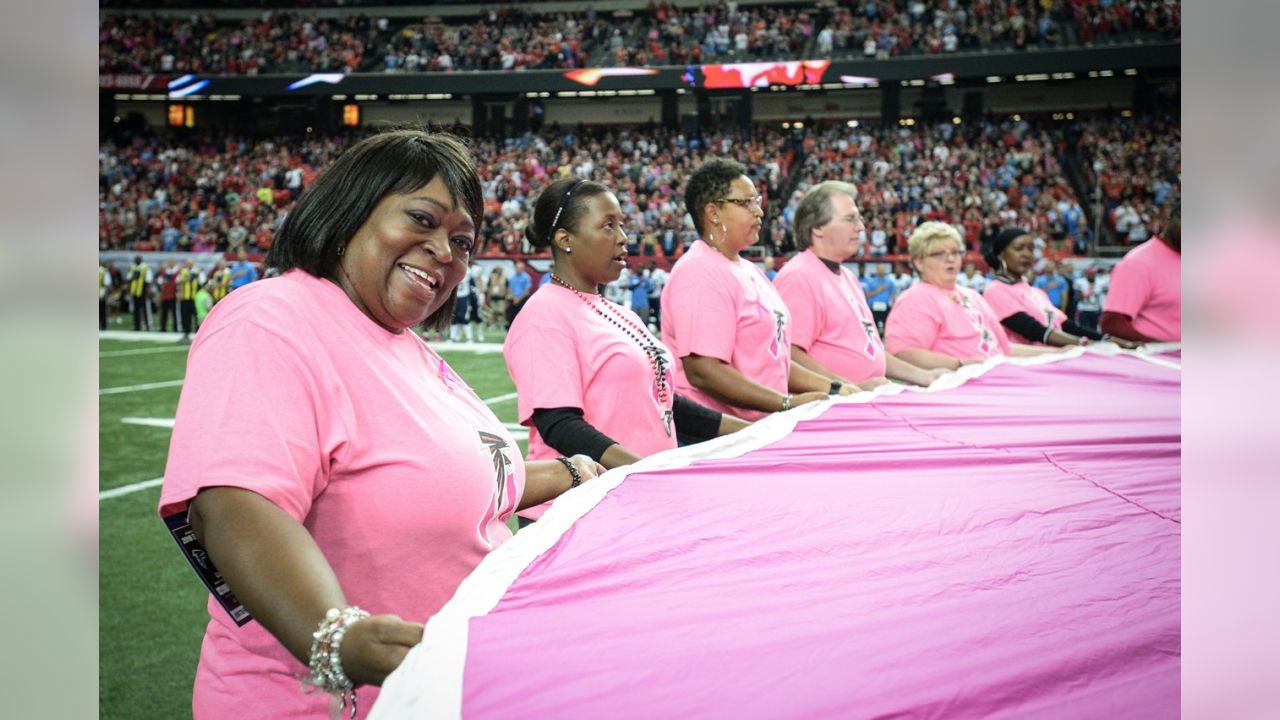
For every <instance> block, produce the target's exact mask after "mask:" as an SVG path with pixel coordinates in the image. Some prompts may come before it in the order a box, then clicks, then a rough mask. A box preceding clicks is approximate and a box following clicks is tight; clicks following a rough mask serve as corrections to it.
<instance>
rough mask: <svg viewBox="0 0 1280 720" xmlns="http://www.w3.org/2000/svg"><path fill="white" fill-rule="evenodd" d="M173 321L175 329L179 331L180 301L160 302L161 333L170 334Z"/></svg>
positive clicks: (162, 300)
mask: <svg viewBox="0 0 1280 720" xmlns="http://www.w3.org/2000/svg"><path fill="white" fill-rule="evenodd" d="M170 320H172V321H173V329H174V330H177V329H178V301H177V300H164V299H161V300H160V331H161V332H169V321H170Z"/></svg>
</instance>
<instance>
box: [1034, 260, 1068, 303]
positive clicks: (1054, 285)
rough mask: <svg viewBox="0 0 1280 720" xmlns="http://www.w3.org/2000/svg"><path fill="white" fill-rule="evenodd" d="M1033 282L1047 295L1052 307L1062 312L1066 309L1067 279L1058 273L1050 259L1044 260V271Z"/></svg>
mask: <svg viewBox="0 0 1280 720" xmlns="http://www.w3.org/2000/svg"><path fill="white" fill-rule="evenodd" d="M1034 284H1035V286H1036V287H1038V288H1040V289H1041V290H1043V291H1044V294H1045V295H1048V296H1049V302H1051V303H1053V306H1054V307H1056V308H1058V309H1059V310H1061V311H1063V312H1064V313H1065V312H1066V311H1067V300H1068V294H1067V279H1066V278H1065V277H1063V276H1062V275H1060V274H1058V267H1057V266H1056V265H1054V263H1053V261H1052V260H1046V261H1045V263H1044V271H1043V272H1041V273H1040V275H1039V276H1038V277H1036V281H1035V283H1034Z"/></svg>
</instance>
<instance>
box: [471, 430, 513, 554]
mask: <svg viewBox="0 0 1280 720" xmlns="http://www.w3.org/2000/svg"><path fill="white" fill-rule="evenodd" d="M476 435H478V436H479V438H480V444H481V445H482V446H483V447H484V448H485V450H487V451H488V452H489V458H490V460H492V461H493V488H494V489H493V499H492V501H491V502H490V505H489V510H488V512H486V513H485V515H484V517H483V518H481V519H480V527H479V528H478V529H479V531H480V537H482V538H484V539H485V541H486V542H488V543H489V544H490V546H492V545H493V540H492V539H491V538H490V537H489V532H488V529H489V522H490V521H491V520H492V519H493V518H495V517H500V516H501V515H502V514H503V513H504V512H507V511H509V510H510V509H513V508H508V507H507V503H509V502H510V503H512V505H513V506H514V503H515V494H516V488H515V475H516V471H515V458H514V456H513V455H512V452H511V445H510V444H508V443H507V441H506V439H505V438H503V437H502V436H501V435H498V434H496V433H491V432H489V431H487V430H476Z"/></svg>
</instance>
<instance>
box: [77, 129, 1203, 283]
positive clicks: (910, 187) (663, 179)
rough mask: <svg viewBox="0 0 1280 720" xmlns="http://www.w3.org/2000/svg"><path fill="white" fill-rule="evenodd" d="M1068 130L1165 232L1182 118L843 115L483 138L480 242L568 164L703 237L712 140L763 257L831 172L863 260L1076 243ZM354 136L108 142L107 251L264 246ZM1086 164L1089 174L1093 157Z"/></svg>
mask: <svg viewBox="0 0 1280 720" xmlns="http://www.w3.org/2000/svg"><path fill="white" fill-rule="evenodd" d="M1071 138H1079V142H1078V143H1076V144H1075V146H1076V147H1078V148H1080V152H1082V153H1084V154H1085V155H1086V156H1088V157H1094V156H1096V157H1099V158H1102V159H1103V160H1102V161H1103V164H1104V167H1103V169H1102V171H1101V181H1102V182H1101V186H1102V188H1103V193H1104V198H1105V202H1106V206H1105V210H1106V212H1107V217H1108V218H1110V220H1109V222H1111V223H1112V226H1113V227H1114V228H1115V229H1116V231H1117V232H1118V233H1119V234H1120V236H1121V237H1124V238H1127V239H1128V240H1129V241H1130V242H1135V243H1136V242H1141V241H1142V240H1144V239H1146V237H1147V236H1149V235H1150V234H1152V233H1153V232H1157V231H1158V229H1159V228H1160V227H1161V226H1162V225H1161V222H1162V221H1161V218H1162V217H1163V216H1164V213H1166V212H1167V210H1168V208H1169V207H1170V206H1171V204H1176V202H1177V201H1178V199H1179V197H1180V187H1181V183H1180V179H1179V177H1178V175H1179V170H1180V153H1179V148H1180V133H1179V130H1178V124H1177V121H1176V119H1173V118H1153V119H1150V120H1149V121H1148V119H1145V118H1133V119H1131V120H1129V121H1125V122H1120V123H1110V121H1102V120H1096V119H1083V120H1080V121H1076V122H1074V123H1061V122H1054V123H1049V122H1040V121H1033V120H1028V119H1018V120H1013V119H1005V120H993V119H989V120H983V121H977V122H969V123H964V124H961V125H955V124H953V123H951V122H945V121H944V122H938V123H932V124H923V123H922V124H917V125H914V126H909V127H887V128H885V127H873V126H870V125H867V124H861V125H858V126H857V127H849V126H848V125H846V124H843V123H841V124H826V125H821V124H820V125H811V126H810V127H807V128H805V130H804V131H803V132H801V133H797V132H791V133H786V134H784V133H783V132H781V131H778V130H776V129H772V128H764V127H760V126H757V127H756V128H755V129H752V130H751V131H747V132H737V131H720V132H717V133H714V134H708V135H705V136H703V137H686V136H684V135H683V134H682V133H680V132H677V131H674V130H669V129H663V128H631V129H608V128H592V129H584V128H574V129H562V128H546V129H544V130H543V131H542V132H540V133H537V134H532V133H531V134H526V135H524V136H520V137H514V138H504V139H485V138H481V139H477V140H475V141H474V149H475V153H476V156H477V157H478V158H480V159H481V163H480V175H481V180H482V183H483V187H484V200H485V219H484V226H483V228H482V238H483V244H482V247H481V249H480V251H479V252H478V255H479V256H481V257H484V256H493V255H514V254H527V253H529V252H530V251H532V248H530V247H528V246H527V245H526V244H525V243H524V240H523V237H524V235H523V233H524V227H525V223H526V222H527V218H528V216H529V212H530V208H529V207H528V205H529V198H531V197H534V196H536V195H537V194H538V193H540V192H541V191H542V190H543V189H544V188H545V187H546V186H547V185H549V184H550V183H551V182H552V181H554V180H555V179H558V178H560V177H565V176H568V175H574V176H577V177H583V178H590V179H594V180H597V181H599V182H602V183H605V184H607V185H608V186H609V187H612V188H615V189H616V191H617V194H618V197H619V200H620V201H621V202H622V203H623V210H624V211H625V212H626V214H627V217H628V224H629V226H630V227H631V228H632V229H633V232H632V235H631V238H630V240H631V244H630V248H629V249H630V251H631V252H632V254H635V255H642V256H646V257H674V256H678V255H679V254H681V253H682V252H683V249H684V248H685V247H687V246H688V245H689V243H691V242H692V240H693V238H694V237H695V236H694V234H693V232H692V226H691V224H690V223H689V221H688V220H687V218H686V215H685V212H684V209H683V206H682V205H681V201H680V193H681V192H682V188H683V186H684V182H685V179H686V177H687V175H688V173H689V172H691V168H694V167H697V166H698V164H699V163H700V162H701V161H702V159H703V158H704V156H705V155H706V154H707V153H708V152H711V153H714V154H720V155H726V156H729V155H731V156H734V157H741V158H742V159H743V160H744V161H746V162H747V164H748V166H749V167H750V168H751V169H752V172H753V174H754V175H755V176H756V179H757V181H758V183H759V185H760V189H761V191H762V193H763V194H764V196H765V198H766V206H765V219H764V229H763V231H762V233H761V240H760V244H761V246H762V247H763V253H764V254H765V255H774V256H785V255H788V254H790V253H791V252H793V251H794V249H795V245H794V239H793V227H792V219H793V216H794V212H795V206H796V203H797V202H798V199H799V197H800V195H801V194H803V192H804V191H805V190H807V189H808V188H809V187H810V186H812V185H813V184H815V183H817V182H821V181H822V180H827V179H848V180H850V181H852V182H854V183H856V184H857V185H858V186H859V204H860V207H861V208H862V212H863V214H864V216H865V218H866V238H865V243H864V245H863V250H862V254H861V255H860V259H862V258H877V257H883V256H887V255H895V254H899V253H901V252H903V251H904V250H905V241H906V238H907V236H908V235H909V234H910V232H911V230H912V229H913V228H915V227H916V226H917V225H919V224H920V223H921V222H924V221H927V220H941V221H945V222H949V223H953V224H955V225H957V226H958V227H960V228H961V229H962V234H963V239H964V242H965V244H966V246H967V247H968V249H969V250H971V251H974V252H976V250H977V248H978V246H979V245H980V243H981V242H982V241H983V240H984V239H989V237H991V236H993V235H994V233H995V232H996V230H997V229H998V228H999V227H1002V226H1006V225H1010V224H1013V225H1017V226H1018V227H1024V228H1027V229H1028V230H1030V231H1031V232H1032V233H1033V234H1034V235H1035V236H1036V237H1037V246H1038V247H1039V248H1040V249H1041V250H1047V251H1049V252H1050V253H1051V254H1054V255H1061V254H1064V253H1068V252H1075V253H1077V254H1078V253H1081V252H1083V250H1084V249H1085V248H1086V247H1087V246H1088V245H1087V242H1088V240H1089V239H1090V235H1091V228H1090V226H1089V222H1088V221H1087V219H1086V214H1085V209H1084V207H1083V205H1084V204H1085V201H1083V200H1082V199H1081V198H1080V197H1079V196H1078V195H1077V192H1076V191H1075V190H1074V189H1073V188H1072V186H1071V184H1070V183H1069V182H1068V181H1067V179H1066V178H1067V176H1066V173H1065V172H1064V168H1063V166H1062V162H1063V159H1064V158H1066V157H1067V154H1068V152H1069V149H1070V147H1071V145H1072V143H1071V142H1070V139H1071ZM348 142H349V140H348V139H347V138H346V137H344V136H335V137H329V138H319V137H316V136H303V137H298V138H292V137H281V138H276V139H273V140H256V141H251V140H248V139H244V138H239V137H234V136H223V137H207V136H206V137H196V138H194V139H190V138H187V139H181V140H180V139H178V138H177V137H176V136H172V135H167V134H158V135H157V134H152V135H138V136H134V137H133V138H132V139H131V140H130V141H129V142H127V143H125V144H122V145H117V144H114V143H111V142H109V141H107V142H104V143H103V144H102V145H101V149H100V157H99V249H101V250H127V251H196V252H209V251H214V252H223V253H228V252H230V253H234V252H236V251H237V250H239V249H241V248H246V249H248V250H249V251H250V252H251V253H255V254H256V253H260V252H265V251H266V250H267V249H268V248H269V247H270V245H271V239H272V236H273V234H274V232H275V230H276V229H277V228H278V227H279V225H280V223H282V222H283V220H284V217H285V216H286V215H287V213H288V212H289V210H290V208H291V207H292V204H293V202H294V200H295V199H296V197H297V195H298V193H299V192H300V191H301V190H302V189H303V188H304V187H306V186H307V185H308V184H309V183H310V182H311V180H312V179H313V178H314V176H315V173H316V168H318V167H321V166H323V165H324V164H325V163H326V162H328V161H329V160H331V159H332V158H333V157H335V156H336V155H337V154H338V153H339V152H340V151H341V150H342V149H343V148H344V147H345V146H346V144H347V143H348ZM797 162H798V164H796V163H797ZM793 164H795V167H794V168H793ZM1081 165H1082V168H1083V170H1084V171H1086V173H1087V176H1086V178H1085V184H1086V187H1092V182H1093V176H1092V174H1091V173H1092V172H1093V171H1092V168H1091V166H1090V165H1089V163H1087V162H1086V163H1081ZM784 193H787V195H786V197H785V198H784ZM1135 217H1136V220H1135V219H1134V218H1135Z"/></svg>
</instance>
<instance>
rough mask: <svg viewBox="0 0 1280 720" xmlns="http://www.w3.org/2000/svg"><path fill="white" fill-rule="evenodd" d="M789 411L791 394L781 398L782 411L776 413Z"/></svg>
mask: <svg viewBox="0 0 1280 720" xmlns="http://www.w3.org/2000/svg"><path fill="white" fill-rule="evenodd" d="M790 409H791V393H787V394H785V395H783V396H782V409H781V410H779V411H778V412H786V411H788V410H790Z"/></svg>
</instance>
